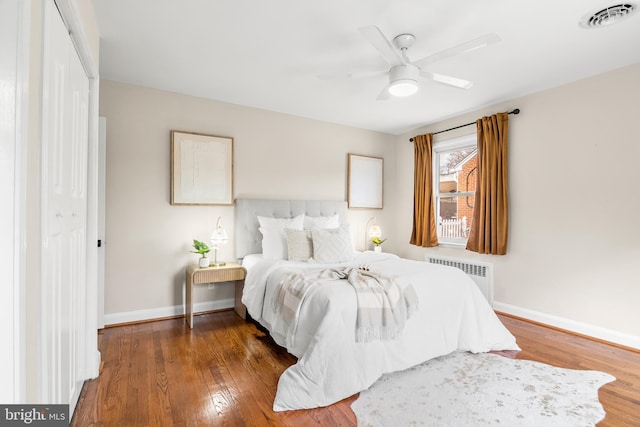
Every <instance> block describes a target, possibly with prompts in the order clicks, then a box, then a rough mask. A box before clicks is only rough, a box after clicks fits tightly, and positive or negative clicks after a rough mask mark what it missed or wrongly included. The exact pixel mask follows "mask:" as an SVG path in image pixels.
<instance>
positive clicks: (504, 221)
mask: <svg viewBox="0 0 640 427" xmlns="http://www.w3.org/2000/svg"><path fill="white" fill-rule="evenodd" d="M476 125H477V128H478V181H477V185H476V197H475V209H474V210H473V222H472V223H471V231H470V232H469V240H468V241H467V249H468V250H470V251H474V252H478V253H481V254H492V255H504V254H506V253H507V237H508V233H509V204H508V175H509V174H508V168H507V154H508V149H507V148H508V143H507V142H508V138H507V132H508V129H509V115H508V113H498V114H495V115H493V116H490V117H483V118H481V119H479V120H478V121H477V122H476Z"/></svg>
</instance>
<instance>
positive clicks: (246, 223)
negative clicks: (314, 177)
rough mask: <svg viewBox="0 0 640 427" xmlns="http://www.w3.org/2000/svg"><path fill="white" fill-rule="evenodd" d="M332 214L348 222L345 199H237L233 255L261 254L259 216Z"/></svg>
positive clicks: (341, 222) (279, 216) (280, 216)
mask: <svg viewBox="0 0 640 427" xmlns="http://www.w3.org/2000/svg"><path fill="white" fill-rule="evenodd" d="M300 214H305V215H308V216H331V215H335V214H338V215H339V217H340V224H346V223H347V202H345V201H335V200H269V199H236V207H235V240H236V242H235V243H236V257H237V258H238V259H242V258H244V257H245V256H246V255H250V254H259V253H262V234H261V233H260V231H258V227H259V224H258V215H260V216H270V217H274V218H291V217H294V216H296V215H300Z"/></svg>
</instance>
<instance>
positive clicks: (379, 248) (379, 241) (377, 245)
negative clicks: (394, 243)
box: [369, 237, 387, 252]
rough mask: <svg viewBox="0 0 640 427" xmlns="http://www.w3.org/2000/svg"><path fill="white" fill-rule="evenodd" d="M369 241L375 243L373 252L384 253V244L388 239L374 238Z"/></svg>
mask: <svg viewBox="0 0 640 427" xmlns="http://www.w3.org/2000/svg"><path fill="white" fill-rule="evenodd" d="M369 241H370V242H371V243H373V250H374V251H375V252H382V244H383V243H384V242H386V241H387V239H381V238H379V237H372V238H371V239H370V240H369Z"/></svg>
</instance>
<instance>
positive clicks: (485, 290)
mask: <svg viewBox="0 0 640 427" xmlns="http://www.w3.org/2000/svg"><path fill="white" fill-rule="evenodd" d="M425 260H426V261H428V262H429V263H431V264H441V265H448V266H450V267H456V268H459V269H460V270H462V271H464V272H465V273H467V275H468V276H469V277H470V278H471V279H472V280H473V281H474V282H475V283H476V285H478V288H480V291H481V292H482V294H483V295H484V297H485V298H486V299H487V301H489V305H491V307H493V264H490V263H488V262H479V261H468V260H464V259H456V258H449V257H439V256H432V255H425Z"/></svg>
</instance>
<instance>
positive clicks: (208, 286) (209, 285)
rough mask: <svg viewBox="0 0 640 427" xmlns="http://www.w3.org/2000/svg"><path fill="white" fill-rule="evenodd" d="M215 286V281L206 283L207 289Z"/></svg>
mask: <svg viewBox="0 0 640 427" xmlns="http://www.w3.org/2000/svg"><path fill="white" fill-rule="evenodd" d="M215 286H216V284H215V283H209V284H208V285H207V289H213V288H215Z"/></svg>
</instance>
